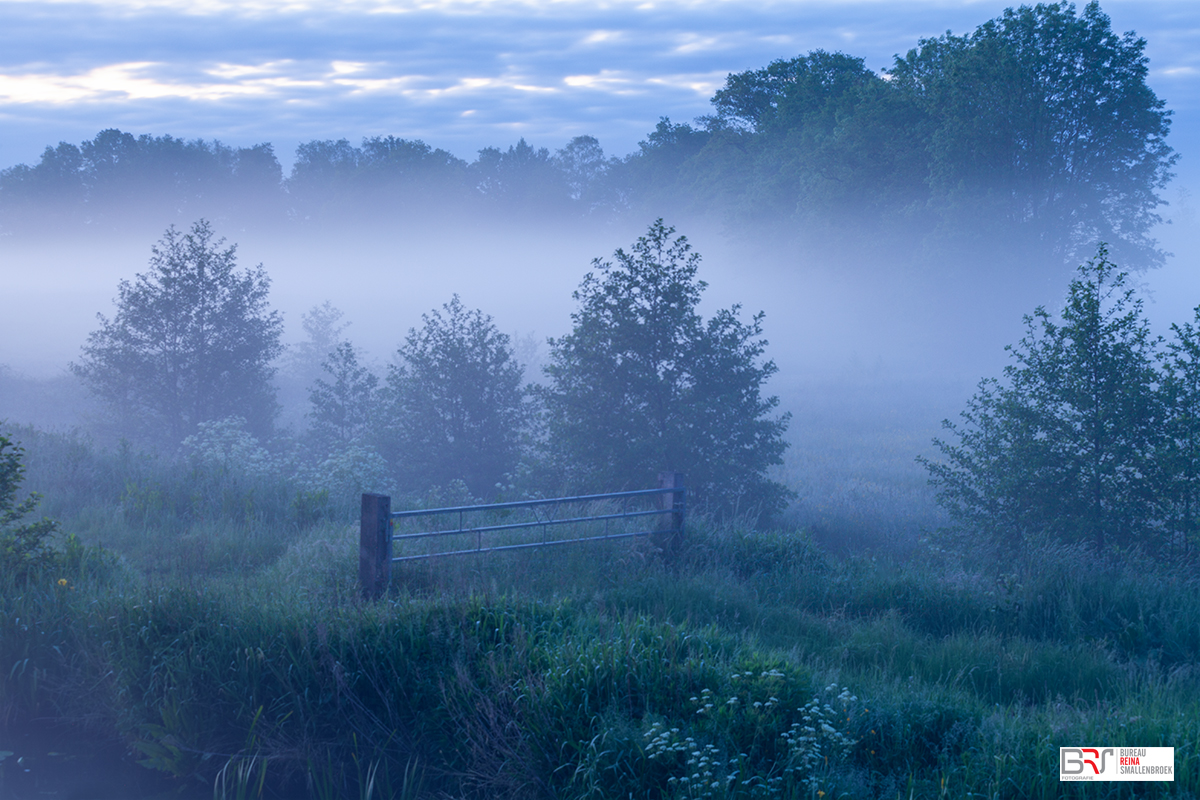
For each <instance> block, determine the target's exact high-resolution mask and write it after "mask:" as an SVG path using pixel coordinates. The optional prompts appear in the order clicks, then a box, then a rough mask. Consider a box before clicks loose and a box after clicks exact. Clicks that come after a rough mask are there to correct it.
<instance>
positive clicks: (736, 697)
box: [643, 669, 857, 798]
mask: <svg viewBox="0 0 1200 800" xmlns="http://www.w3.org/2000/svg"><path fill="white" fill-rule="evenodd" d="M731 682H732V684H733V691H731V692H729V693H728V694H727V695H726V694H725V693H722V694H717V693H716V692H714V691H713V690H711V689H702V690H701V691H700V692H699V694H696V695H694V696H692V697H691V698H689V699H690V701H691V703H693V704H694V705H695V706H696V711H695V715H694V717H693V718H692V720H691V721H690V722H689V723H684V724H683V725H682V726H681V727H669V725H668V724H666V723H663V722H654V723H653V724H651V725H650V726H649V728H648V729H646V731H645V732H644V734H643V735H644V739H645V746H644V753H645V756H646V758H647V759H648V760H649V761H650V762H653V763H656V764H658V765H660V767H663V768H665V769H666V771H667V773H668V774H669V777H667V779H666V783H667V786H666V787H665V788H666V789H667V794H668V796H670V797H675V798H732V797H746V798H773V797H783V796H791V795H794V794H795V793H796V792H797V791H800V792H802V793H804V794H806V795H812V796H814V797H820V796H823V795H824V790H823V789H822V778H823V776H825V775H826V774H827V773H828V771H829V768H830V767H831V766H833V765H834V764H836V763H837V762H840V761H841V760H842V759H844V758H845V757H846V756H847V755H848V753H849V751H850V749H851V748H852V747H853V745H854V741H853V740H852V739H851V738H850V737H849V736H847V735H846V733H845V732H844V729H845V724H846V723H848V722H849V721H850V720H851V718H852V716H853V710H852V708H851V706H852V704H854V703H855V702H857V698H856V697H855V696H854V695H852V694H851V693H850V690H849V689H843V688H841V687H839V686H838V685H837V684H830V685H829V686H827V687H825V689H824V690H823V691H822V692H821V693H819V694H818V695H817V696H816V697H813V698H812V699H811V700H810V701H809V702H807V703H806V704H805V705H803V706H802V707H800V708H795V709H791V708H789V705H790V704H788V705H785V704H784V702H783V701H781V700H780V696H781V695H782V696H785V697H786V696H788V692H787V689H788V687H787V686H786V685H785V684H786V682H787V676H786V675H785V674H784V673H782V672H780V671H778V670H773V669H772V670H767V671H763V672H745V673H735V674H734V675H732V676H731ZM792 702H795V700H793V701H792ZM689 734H692V735H689ZM706 740H707V741H706ZM711 742H715V744H714V743H711ZM741 751H745V752H741Z"/></svg>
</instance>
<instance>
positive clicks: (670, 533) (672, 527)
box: [654, 472, 686, 554]
mask: <svg viewBox="0 0 1200 800" xmlns="http://www.w3.org/2000/svg"><path fill="white" fill-rule="evenodd" d="M658 488H659V489H668V490H671V491H665V492H663V493H662V494H660V495H657V498H656V499H657V501H658V503H657V505H658V508H659V510H660V511H670V512H671V513H670V514H669V515H668V514H663V515H662V516H661V517H659V523H658V528H659V531H660V533H658V534H657V535H656V536H655V537H654V538H655V544H657V545H658V546H659V547H660V548H661V549H662V551H663V552H664V553H667V554H671V553H674V552H675V550H677V549H678V548H679V545H680V544H681V543H682V542H683V517H684V513H685V510H686V508H685V502H684V497H685V493H684V492H683V491H676V490H681V489H683V473H682V472H660V473H658Z"/></svg>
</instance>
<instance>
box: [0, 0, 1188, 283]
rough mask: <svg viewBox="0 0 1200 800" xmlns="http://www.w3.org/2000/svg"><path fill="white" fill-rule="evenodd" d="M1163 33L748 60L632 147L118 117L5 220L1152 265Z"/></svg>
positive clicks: (1057, 10)
mask: <svg viewBox="0 0 1200 800" xmlns="http://www.w3.org/2000/svg"><path fill="white" fill-rule="evenodd" d="M1145 45H1146V42H1145V40H1144V39H1141V38H1139V37H1137V36H1136V34H1134V33H1126V34H1124V35H1118V34H1116V33H1114V32H1113V30H1112V27H1111V23H1110V20H1109V18H1108V17H1107V16H1106V15H1105V14H1104V13H1103V12H1102V11H1101V9H1100V6H1099V4H1098V3H1096V2H1092V3H1089V4H1088V5H1087V6H1085V7H1084V9H1083V10H1082V11H1077V10H1076V8H1075V6H1074V5H1072V4H1069V3H1051V4H1038V5H1036V6H1028V5H1026V6H1020V7H1018V8H1015V9H1014V8H1010V9H1008V10H1006V11H1004V12H1003V13H1002V14H1001V15H1000V16H998V17H996V18H995V19H992V20H990V21H988V22H986V23H984V24H983V25H980V26H979V27H978V28H977V29H976V30H975V31H973V32H971V33H969V34H966V35H962V36H954V35H951V34H949V33H947V34H945V35H943V36H940V37H936V38H932V39H923V40H920V41H919V42H918V43H917V46H916V47H914V48H913V49H911V50H909V51H908V52H907V53H906V54H905V55H903V56H899V55H898V56H896V58H895V60H894V62H893V64H892V66H891V67H890V68H888V69H886V70H883V71H881V72H875V71H873V70H871V69H869V68H868V67H867V66H866V64H865V62H864V61H863V59H861V58H857V57H854V56H851V55H847V54H844V53H830V52H825V51H823V50H816V51H812V52H810V53H808V54H805V55H801V56H797V57H795V58H791V59H780V60H777V61H774V62H772V63H770V64H769V65H767V66H766V67H764V68H762V69H757V70H750V71H746V72H741V73H736V74H730V75H729V76H728V78H727V79H726V81H725V84H724V86H723V87H722V88H721V89H720V90H719V91H718V92H717V93H716V94H715V95H714V96H713V98H712V106H713V113H712V114H710V115H708V116H704V117H700V118H698V119H697V120H695V121H694V122H693V123H673V122H671V121H670V120H669V119H666V118H663V119H662V120H661V121H660V122H659V123H658V125H657V127H656V128H655V129H654V130H653V131H651V132H650V133H649V134H648V136H647V137H646V139H645V140H644V141H642V142H641V143H640V144H639V146H638V149H637V150H636V151H635V152H633V153H631V154H629V155H627V156H625V157H623V158H613V157H609V156H606V155H605V153H604V151H603V148H602V147H601V146H600V143H599V141H598V140H597V139H596V138H594V137H591V136H579V137H576V138H574V139H572V140H571V141H570V142H569V143H567V144H566V145H565V146H564V147H563V148H561V149H559V150H557V151H555V152H551V151H550V150H549V149H547V148H544V147H540V148H538V147H533V146H531V145H530V144H528V143H526V142H525V141H524V139H522V140H520V141H518V142H517V143H516V144H515V145H512V146H509V147H508V148H507V149H501V148H497V147H488V148H485V149H483V150H481V151H479V153H478V157H477V158H476V159H475V160H474V161H473V162H470V163H468V162H466V161H464V160H462V159H459V158H457V157H455V156H453V155H451V154H450V153H448V152H446V151H444V150H441V149H436V148H433V147H431V146H429V145H427V144H425V143H424V142H421V141H414V140H406V139H402V138H396V137H392V136H386V137H370V138H365V139H363V140H362V142H361V144H360V145H358V146H355V145H352V144H351V143H350V142H349V141H348V140H345V139H342V140H337V141H332V140H328V141H312V142H308V143H305V144H302V145H300V146H299V148H298V149H297V151H296V158H295V163H294V165H293V167H292V170H291V172H290V174H289V175H288V176H286V177H285V176H284V175H283V170H282V169H281V167H280V165H279V162H278V160H277V158H276V157H275V155H274V152H273V150H272V148H271V146H270V145H269V144H260V145H257V146H255V147H250V148H230V147H227V146H225V145H222V144H220V143H219V142H205V141H202V140H195V141H184V140H181V139H176V138H173V137H171V136H160V137H154V136H149V135H142V136H137V137H135V136H133V135H132V134H129V133H124V132H121V131H117V130H106V131H102V132H101V133H100V134H98V135H97V136H96V137H95V138H94V139H93V140H91V141H86V142H83V143H82V144H81V145H78V146H77V145H73V144H68V143H65V142H64V143H60V144H59V145H58V146H56V147H47V148H46V150H45V152H44V153H43V155H42V158H41V160H40V161H39V163H37V164H36V165H33V166H26V165H19V166H15V167H12V168H9V169H6V170H4V171H3V172H2V173H0V226H3V227H4V228H5V229H7V230H9V231H20V230H26V229H33V228H36V227H38V226H40V225H44V224H53V225H55V226H56V227H57V226H60V225H61V223H62V222H63V221H66V220H69V221H73V222H74V223H76V224H78V225H90V226H93V227H100V228H103V227H105V226H107V225H112V224H116V222H117V221H118V220H119V218H121V217H122V215H128V214H130V213H132V214H134V215H137V214H138V213H141V212H144V211H146V210H147V209H153V208H171V209H178V210H180V213H181V214H183V215H184V217H185V218H187V219H195V218H196V217H197V216H200V212H203V214H205V215H208V216H209V217H210V218H214V219H218V220H237V222H238V224H241V225H245V224H251V223H253V222H255V221H266V220H267V219H273V220H275V221H276V222H286V221H288V220H290V221H293V222H295V221H300V222H303V223H304V224H306V225H311V224H312V223H313V222H314V221H315V222H326V223H331V224H332V223H334V222H338V221H342V222H344V221H347V220H359V219H363V218H365V217H369V218H371V219H375V218H376V215H384V216H387V215H392V216H393V217H397V216H398V217H401V218H402V217H405V216H419V215H421V214H425V213H429V212H430V210H431V209H442V210H444V211H446V212H448V213H456V214H459V213H462V211H463V209H476V210H479V211H481V212H482V211H488V212H491V213H497V214H503V215H507V216H510V217H511V216H513V215H517V216H521V215H524V216H527V217H529V218H530V219H534V220H538V221H545V220H546V219H549V218H566V217H580V216H597V215H599V216H611V215H620V214H634V215H638V217H639V218H643V219H644V218H647V217H652V216H657V215H660V214H668V215H671V216H672V217H673V218H680V217H682V216H683V215H686V214H691V215H699V216H702V217H705V218H707V219H711V220H717V221H719V222H722V223H723V224H725V225H727V226H728V228H729V229H730V230H731V231H735V232H739V233H740V234H742V235H745V236H748V237H752V238H754V239H761V238H762V237H764V236H766V237H768V238H771V239H774V240H778V241H780V242H782V243H785V244H788V245H790V246H792V247H793V248H798V249H799V250H800V251H801V252H803V253H807V254H809V255H810V256H814V257H815V256H826V257H829V256H834V255H840V256H842V257H843V259H846V258H850V257H853V258H860V259H866V260H868V261H870V260H871V259H876V258H878V257H881V256H885V255H886V256H887V257H888V258H889V260H890V261H892V262H896V261H897V260H898V259H899V260H900V261H905V260H907V262H909V263H907V264H901V266H907V267H910V268H927V269H928V268H939V267H937V266H936V265H945V264H954V263H959V262H960V261H961V260H962V259H956V258H953V257H952V256H954V255H955V254H958V255H962V256H968V255H971V256H972V258H971V260H972V261H973V262H975V263H978V262H979V260H980V259H979V253H980V252H981V251H982V252H984V253H988V254H989V257H990V258H993V259H995V258H999V259H1000V260H999V261H997V262H996V264H995V267H996V268H997V269H1007V270H1012V271H1017V272H1020V271H1026V272H1028V271H1030V270H1046V269H1059V270H1061V269H1063V268H1064V265H1067V264H1075V263H1078V262H1079V261H1080V260H1082V258H1084V257H1086V255H1087V254H1088V253H1090V251H1091V248H1093V247H1094V246H1095V243H1096V242H1097V241H1106V242H1108V243H1109V247H1110V248H1111V250H1112V253H1113V255H1114V256H1115V257H1117V258H1118V260H1119V261H1120V262H1121V263H1123V264H1126V265H1128V266H1129V267H1130V268H1134V269H1141V268H1146V267H1152V266H1156V265H1158V264H1160V263H1161V262H1162V259H1163V257H1164V254H1163V253H1162V251H1161V250H1160V249H1159V248H1158V246H1157V244H1156V242H1155V241H1154V240H1153V239H1152V238H1151V236H1150V231H1151V229H1152V228H1153V226H1154V225H1155V224H1156V223H1158V222H1159V221H1160V217H1159V214H1158V210H1157V209H1158V208H1159V207H1160V206H1161V205H1162V204H1163V202H1164V201H1163V200H1162V198H1161V196H1160V194H1159V191H1160V190H1161V189H1162V188H1163V186H1164V185H1165V184H1166V182H1167V181H1168V180H1169V178H1170V177H1171V172H1170V170H1171V167H1172V164H1173V163H1174V161H1175V158H1176V156H1175V154H1174V153H1173V152H1172V150H1171V148H1170V147H1169V146H1168V145H1167V143H1166V137H1167V134H1168V132H1169V129H1170V116H1171V112H1170V111H1168V110H1166V108H1165V102H1164V101H1163V100H1162V99H1160V98H1158V97H1157V96H1156V95H1155V93H1154V92H1153V90H1151V89H1150V87H1149V86H1148V85H1147V84H1146V76H1147V70H1148V60H1147V58H1146V56H1145ZM651 210H653V212H652V213H650V212H651ZM189 215H190V216H189ZM159 229H161V228H159ZM998 254H1003V255H1002V256H1000V255H998ZM931 265H933V266H931ZM1064 274H1065V273H1064Z"/></svg>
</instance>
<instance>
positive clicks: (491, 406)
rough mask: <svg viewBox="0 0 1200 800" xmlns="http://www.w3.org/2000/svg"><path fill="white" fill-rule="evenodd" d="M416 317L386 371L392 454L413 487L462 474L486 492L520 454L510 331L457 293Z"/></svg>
mask: <svg viewBox="0 0 1200 800" xmlns="http://www.w3.org/2000/svg"><path fill="white" fill-rule="evenodd" d="M421 319H422V320H423V322H424V324H423V325H422V327H421V328H420V329H417V328H411V329H409V332H408V335H407V336H406V337H405V340H404V344H402V345H401V346H400V348H399V350H398V351H397V353H396V361H395V363H394V364H393V365H392V368H391V370H390V371H389V373H388V379H387V388H386V390H385V392H386V395H385V396H386V399H387V401H388V403H389V419H390V431H389V434H388V453H387V454H388V456H389V460H390V461H391V462H392V463H393V465H394V467H395V469H396V470H397V471H398V474H399V475H400V482H401V486H402V487H404V488H406V489H408V490H410V491H417V492H420V491H424V490H426V489H428V488H430V487H432V486H445V485H447V484H449V483H450V482H451V481H453V480H455V479H461V480H463V481H465V482H466V484H467V487H468V488H469V489H470V491H471V492H472V493H473V494H475V495H476V496H481V497H486V496H489V495H491V494H493V493H494V491H495V487H496V485H497V483H499V482H500V480H501V478H503V477H504V475H505V474H506V473H509V472H511V471H512V470H513V469H514V468H515V466H516V464H517V459H518V458H519V456H520V448H521V437H522V435H523V432H524V430H525V426H526V422H527V420H528V416H529V410H528V405H527V401H526V394H525V389H524V387H523V386H522V384H521V380H522V375H523V372H524V370H523V368H522V366H521V365H520V364H519V363H517V361H516V360H515V358H514V357H513V349H512V344H511V342H510V341H509V337H508V336H507V335H505V334H503V333H501V332H500V331H499V330H498V329H497V328H496V325H495V323H493V322H492V318H491V317H490V316H487V315H485V314H484V313H483V312H481V311H478V310H475V311H468V310H467V309H466V307H465V306H463V304H462V301H461V300H459V298H458V295H454V297H453V299H451V301H450V302H449V303H446V304H445V305H443V306H442V310H441V311H437V310H434V311H432V312H430V313H428V314H424V315H422V317H421Z"/></svg>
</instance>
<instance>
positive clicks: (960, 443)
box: [920, 247, 1165, 549]
mask: <svg viewBox="0 0 1200 800" xmlns="http://www.w3.org/2000/svg"><path fill="white" fill-rule="evenodd" d="M1126 280H1127V276H1126V275H1125V274H1124V273H1118V272H1117V271H1116V267H1115V265H1113V264H1112V263H1111V262H1110V261H1109V260H1108V254H1107V251H1106V250H1105V249H1104V248H1103V247H1101V248H1100V250H1099V252H1098V253H1097V255H1096V257H1095V258H1093V259H1092V260H1090V261H1088V262H1087V263H1086V264H1084V265H1082V266H1081V267H1080V268H1079V271H1078V273H1077V276H1076V278H1075V279H1074V280H1072V281H1071V284H1070V288H1069V290H1068V295H1067V302H1066V305H1065V307H1064V308H1063V310H1062V314H1061V322H1055V321H1054V320H1053V319H1052V317H1051V315H1050V314H1049V312H1047V311H1046V310H1045V309H1044V308H1038V309H1037V310H1036V311H1035V312H1034V314H1033V315H1032V316H1027V317H1026V318H1025V321H1026V329H1027V333H1026V335H1025V337H1024V338H1023V339H1022V340H1021V342H1020V344H1019V345H1017V346H1016V347H1009V348H1008V350H1009V352H1010V353H1012V356H1013V359H1014V362H1015V363H1013V364H1011V365H1009V366H1008V367H1006V368H1005V370H1004V380H1003V381H997V380H994V379H993V380H985V381H983V382H982V383H981V384H980V387H979V391H978V392H977V393H976V395H975V396H974V397H973V398H972V399H971V400H970V402H969V403H968V405H967V409H966V411H964V412H963V414H962V421H963V424H962V425H961V426H959V425H955V424H954V423H952V422H950V421H949V420H947V421H945V422H944V423H943V426H944V427H945V428H946V430H947V431H949V433H950V434H951V436H952V437H954V439H956V440H957V442H947V441H944V440H941V439H935V440H934V443H935V444H936V445H937V447H938V448H939V450H940V451H941V454H942V458H941V460H936V461H935V460H931V459H920V460H921V461H922V463H923V464H924V465H925V467H926V468H927V469H928V470H929V473H930V483H931V484H932V485H933V486H934V487H935V488H936V489H937V494H938V501H939V502H940V503H941V504H942V505H943V506H944V507H945V508H947V510H948V511H950V512H951V514H952V515H953V516H954V517H955V518H957V520H958V521H959V522H960V524H962V525H963V526H964V527H965V528H967V529H968V530H970V531H972V532H974V533H977V534H984V535H986V536H991V537H993V538H995V539H997V540H999V541H1001V542H1002V543H1004V544H1005V545H1007V546H1010V547H1016V546H1019V545H1020V544H1021V543H1022V542H1023V541H1024V540H1025V538H1026V537H1028V536H1030V535H1034V534H1045V535H1049V536H1051V537H1054V538H1057V539H1060V540H1065V541H1073V542H1074V541H1090V542H1091V543H1092V544H1094V545H1095V547H1096V548H1097V549H1102V548H1104V547H1107V546H1110V545H1118V546H1125V547H1127V546H1131V545H1135V544H1136V545H1142V546H1146V547H1149V548H1151V549H1153V548H1155V547H1157V546H1158V545H1159V544H1160V540H1159V536H1160V525H1159V522H1160V517H1161V515H1160V508H1159V505H1158V503H1159V498H1160V490H1159V483H1158V476H1159V475H1160V470H1159V468H1158V466H1157V465H1156V459H1155V456H1156V454H1157V453H1158V452H1160V450H1161V446H1162V438H1161V434H1162V426H1163V420H1164V416H1165V414H1164V409H1163V407H1162V405H1161V403H1160V395H1159V386H1158V384H1159V373H1158V371H1157V370H1156V368H1155V359H1156V347H1157V344H1158V340H1157V339H1156V338H1155V337H1153V336H1152V335H1151V333H1150V329H1149V325H1148V323H1147V321H1146V320H1145V318H1144V317H1143V316H1142V304H1141V301H1140V300H1138V299H1137V298H1135V296H1134V293H1133V290H1132V289H1129V288H1127V287H1126Z"/></svg>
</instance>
